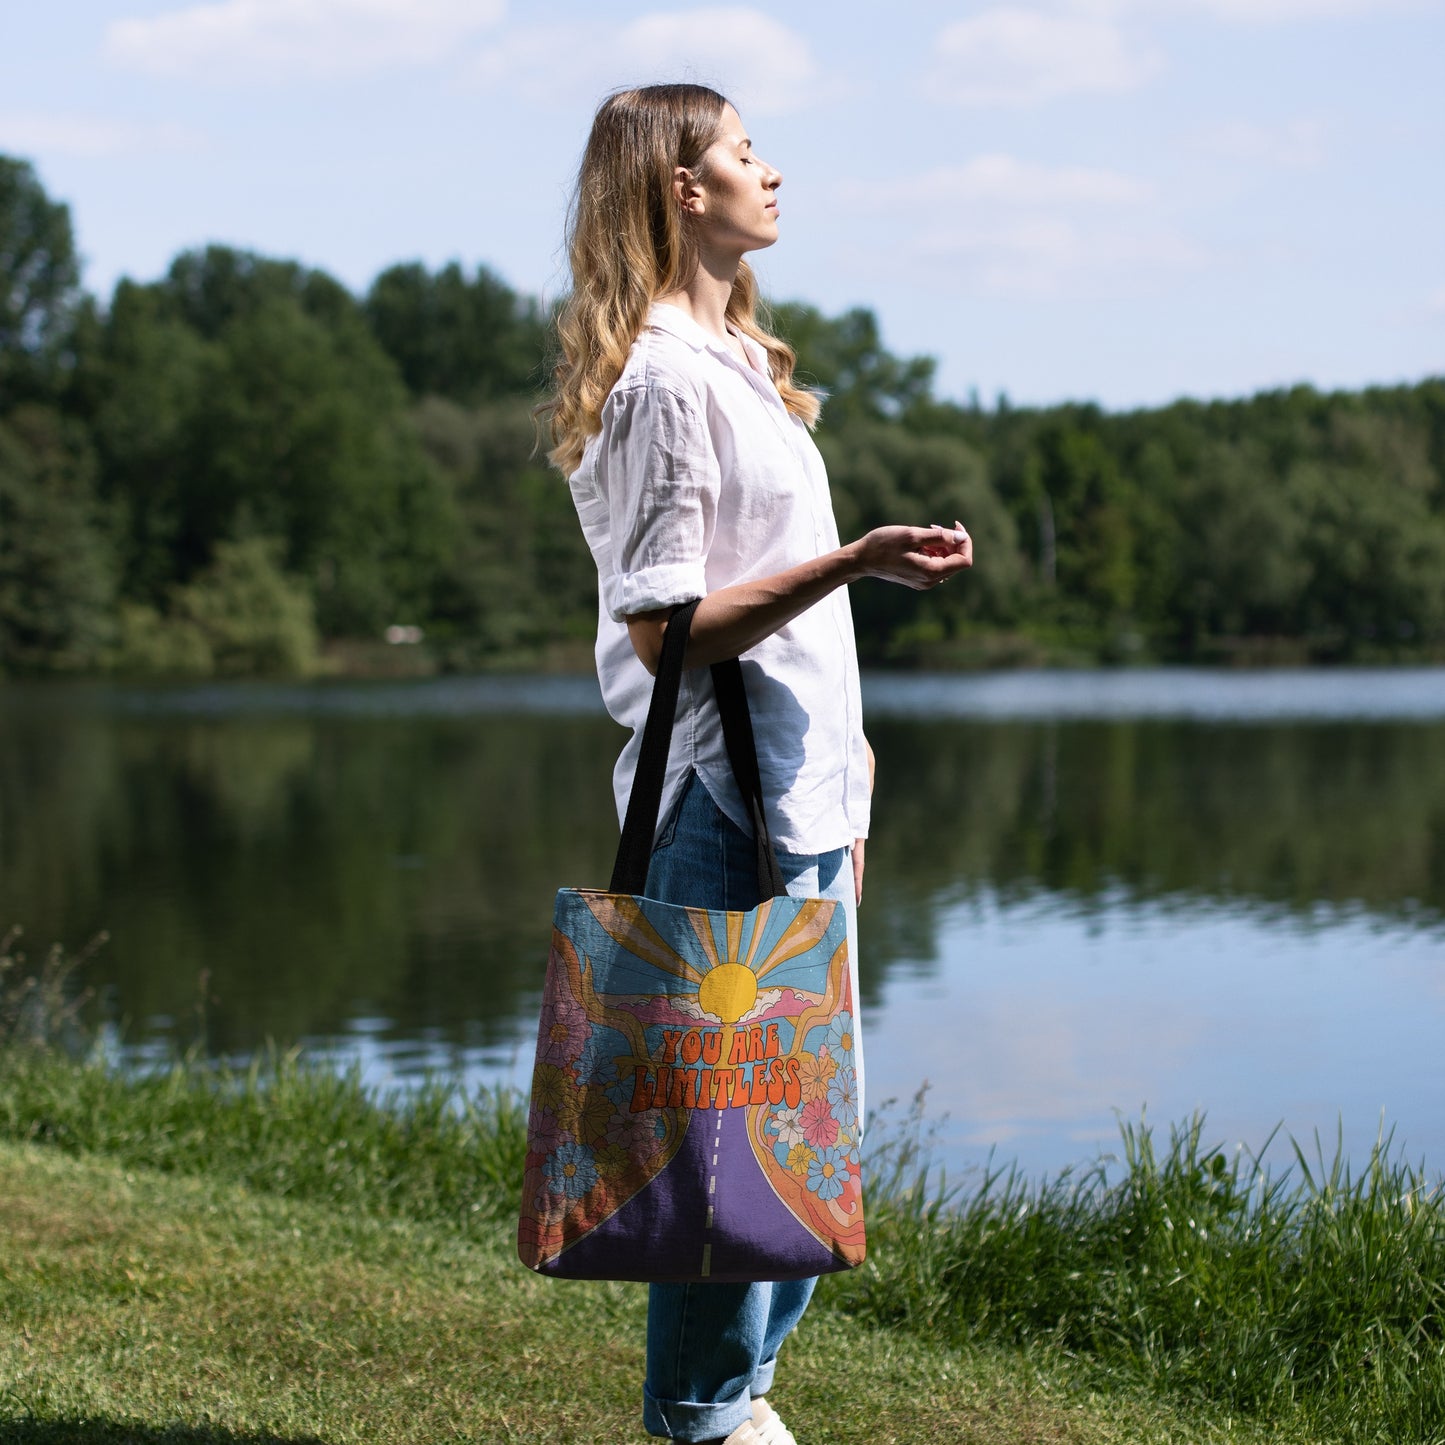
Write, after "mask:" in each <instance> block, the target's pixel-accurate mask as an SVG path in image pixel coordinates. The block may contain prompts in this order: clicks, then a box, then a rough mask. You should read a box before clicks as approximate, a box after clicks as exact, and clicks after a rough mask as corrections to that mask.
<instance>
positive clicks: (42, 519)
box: [0, 403, 115, 672]
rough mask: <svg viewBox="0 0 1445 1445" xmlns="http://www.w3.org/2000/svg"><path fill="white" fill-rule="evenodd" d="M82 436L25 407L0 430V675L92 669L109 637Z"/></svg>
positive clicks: (104, 571) (103, 561)
mask: <svg viewBox="0 0 1445 1445" xmlns="http://www.w3.org/2000/svg"><path fill="white" fill-rule="evenodd" d="M92 472H93V458H92V456H91V454H90V451H89V448H88V447H87V446H86V443H85V439H84V436H83V434H82V433H81V431H80V428H78V427H77V426H76V425H75V424H74V423H72V422H69V421H67V420H66V418H64V417H63V416H61V415H60V413H59V412H57V411H55V410H54V409H53V408H50V407H42V406H40V405H38V404H36V403H28V404H26V405H24V406H20V407H17V408H16V409H15V410H14V411H13V412H11V413H10V415H9V416H8V417H7V418H5V419H4V420H3V421H0V672H44V671H56V670H78V669H84V668H88V667H93V666H95V665H96V664H97V663H98V662H99V661H100V658H101V656H102V653H103V650H104V648H105V646H106V644H107V642H108V640H109V636H110V630H111V620H110V609H111V605H112V601H113V598H114V590H115V589H114V569H113V566H112V556H111V549H110V545H109V540H108V538H107V537H106V535H105V529H104V528H103V526H102V525H101V518H100V513H99V508H98V507H97V504H96V500H95V496H94V491H93V488H92Z"/></svg>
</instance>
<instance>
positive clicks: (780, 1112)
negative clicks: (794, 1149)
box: [768, 1107, 803, 1145]
mask: <svg viewBox="0 0 1445 1445" xmlns="http://www.w3.org/2000/svg"><path fill="white" fill-rule="evenodd" d="M802 1114H803V1111H802V1109H801V1108H797V1109H789V1108H786V1107H784V1108H781V1109H776V1110H774V1112H773V1115H772V1117H771V1118H770V1119H769V1120H768V1128H769V1129H771V1130H772V1131H773V1133H775V1134H776V1135H777V1136H778V1142H779V1143H780V1144H788V1145H793V1144H801V1143H802V1142H803V1126H802V1124H801V1122H800V1120H801V1118H802Z"/></svg>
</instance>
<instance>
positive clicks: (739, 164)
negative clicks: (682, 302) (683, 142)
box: [684, 105, 783, 256]
mask: <svg viewBox="0 0 1445 1445" xmlns="http://www.w3.org/2000/svg"><path fill="white" fill-rule="evenodd" d="M700 174H701V179H700V180H695V181H694V183H693V185H692V186H691V187H690V188H689V189H688V191H687V193H686V196H685V200H684V204H685V205H686V206H687V208H688V210H689V211H690V213H691V215H692V219H693V224H694V227H695V229H696V232H697V239H698V243H699V245H701V246H702V248H703V249H704V250H705V251H716V252H719V253H732V254H734V255H737V256H741V255H742V254H743V253H744V252H745V251H757V250H760V249H761V248H762V247H764V246H771V245H772V244H773V242H774V241H776V240H777V239H778V199H777V192H778V187H779V186H780V185H782V183H783V177H782V174H781V173H780V172H779V171H775V170H774V169H773V168H772V166H770V165H769V164H768V163H767V162H766V161H765V160H763V159H762V158H761V157H759V156H756V155H754V154H753V143H752V141H751V140H750V139H749V138H748V133H747V131H746V130H745V129H744V127H743V122H742V117H741V116H739V115H738V113H737V111H735V110H734V109H733V108H732V106H730V105H727V106H724V107H723V113H722V118H721V120H720V121H719V122H718V133H717V139H716V140H714V141H713V143H712V145H711V146H709V147H708V151H707V158H706V160H705V161H704V163H703V165H702V168H701V173H700Z"/></svg>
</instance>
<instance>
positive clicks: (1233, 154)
mask: <svg viewBox="0 0 1445 1445" xmlns="http://www.w3.org/2000/svg"><path fill="white" fill-rule="evenodd" d="M1324 135H1325V128H1324V126H1322V125H1321V124H1320V123H1319V122H1318V121H1313V120H1292V121H1290V122H1289V123H1288V124H1286V125H1279V126H1268V125H1255V124H1253V123H1251V122H1250V121H1242V120H1240V121H1227V122H1225V123H1224V124H1222V125H1218V126H1215V127H1213V128H1212V129H1211V130H1208V131H1206V132H1205V133H1204V135H1203V137H1202V143H1203V146H1204V149H1205V150H1208V151H1212V152H1213V153H1214V154H1215V155H1221V156H1226V157H1228V158H1229V159H1231V160H1238V161H1245V162H1247V163H1249V164H1250V165H1265V166H1276V167H1279V168H1281V169H1285V170H1313V169H1315V168H1316V167H1318V166H1320V165H1323V164H1324V160H1325V151H1324Z"/></svg>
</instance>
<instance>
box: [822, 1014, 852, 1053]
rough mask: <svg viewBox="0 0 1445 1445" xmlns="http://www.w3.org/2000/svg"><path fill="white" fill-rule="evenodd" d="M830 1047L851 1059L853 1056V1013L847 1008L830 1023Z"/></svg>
mask: <svg viewBox="0 0 1445 1445" xmlns="http://www.w3.org/2000/svg"><path fill="white" fill-rule="evenodd" d="M828 1048H829V1049H830V1050H831V1051H832V1052H833V1053H835V1054H847V1055H848V1057H849V1058H850V1059H851V1058H852V1056H853V1015H852V1014H850V1013H849V1012H848V1011H847V1010H846V1009H845V1010H844V1011H843V1012H842V1013H840V1014H839V1015H838V1017H837V1018H835V1019H834V1020H833V1022H832V1023H831V1024H829V1025H828Z"/></svg>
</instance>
